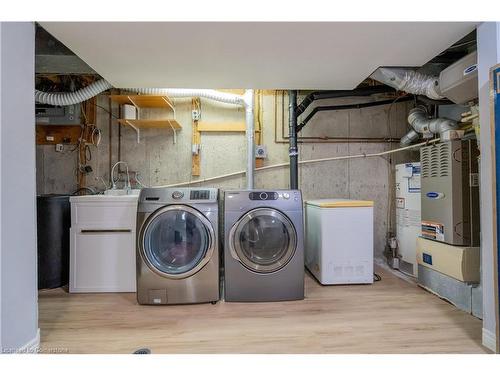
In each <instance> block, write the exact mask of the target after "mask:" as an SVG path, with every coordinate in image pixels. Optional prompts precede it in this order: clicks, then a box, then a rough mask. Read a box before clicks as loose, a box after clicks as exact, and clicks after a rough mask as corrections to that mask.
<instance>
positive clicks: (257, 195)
mask: <svg viewBox="0 0 500 375" xmlns="http://www.w3.org/2000/svg"><path fill="white" fill-rule="evenodd" d="M249 198H250V200H251V201H274V200H277V199H278V198H279V194H278V193H276V192H275V191H252V192H251V193H250V194H249Z"/></svg>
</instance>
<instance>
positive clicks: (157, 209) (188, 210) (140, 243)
mask: <svg viewBox="0 0 500 375" xmlns="http://www.w3.org/2000/svg"><path fill="white" fill-rule="evenodd" d="M218 219H219V208H218V190H217V189H203V188H196V189H195V188H151V189H142V190H141V193H140V195H139V203H138V210H137V301H138V302H139V304H142V305H166V304H181V303H201V302H213V303H215V302H216V301H218V300H219V243H218V230H219V227H218Z"/></svg>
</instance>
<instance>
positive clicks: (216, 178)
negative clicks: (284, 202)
mask: <svg viewBox="0 0 500 375" xmlns="http://www.w3.org/2000/svg"><path fill="white" fill-rule="evenodd" d="M440 140H441V139H439V138H436V139H432V140H430V141H428V142H421V143H417V144H414V145H410V146H406V147H400V148H396V149H394V150H388V151H382V152H376V153H372V154H357V155H345V156H334V157H331V158H322V159H310V160H300V161H299V165H302V164H312V163H321V162H325V161H335V160H347V159H364V158H371V157H376V156H385V155H389V154H394V153H396V152H401V151H406V150H411V149H413V148H418V147H422V146H425V145H428V144H432V143H436V142H439V141H440ZM289 165H290V163H289V162H285V163H279V164H272V165H267V166H265V167H261V168H258V169H256V171H257V172H260V171H266V170H269V169H276V168H283V167H287V166H289ZM245 173H246V171H237V172H232V173H226V174H223V175H219V176H214V177H208V178H203V179H200V180H195V181H185V182H179V183H175V184H169V185H161V186H152V187H156V188H168V187H177V186H185V185H193V184H201V183H205V182H210V181H214V180H221V179H224V178H230V177H236V176H240V175H243V174H245Z"/></svg>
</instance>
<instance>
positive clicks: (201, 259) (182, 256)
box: [142, 206, 213, 277]
mask: <svg viewBox="0 0 500 375" xmlns="http://www.w3.org/2000/svg"><path fill="white" fill-rule="evenodd" d="M212 232H213V230H212V228H211V225H210V222H209V221H208V220H207V219H206V217H204V216H203V215H202V214H201V213H200V212H198V211H197V210H195V209H193V208H191V207H187V206H185V207H184V206H167V207H166V208H164V209H161V210H159V211H157V212H156V213H155V214H153V216H152V217H151V218H150V219H149V221H148V224H147V225H146V227H145V229H144V231H143V234H142V244H143V247H142V251H143V257H144V259H145V261H146V263H148V266H149V267H150V268H151V269H152V270H153V271H155V272H157V273H160V274H163V275H165V276H171V277H187V276H189V275H192V274H194V273H195V272H197V271H198V270H199V269H200V268H201V267H203V266H204V265H205V264H206V263H207V262H208V260H209V259H210V256H211V253H212V252H213V248H212V243H213V240H212V237H213V233H212Z"/></svg>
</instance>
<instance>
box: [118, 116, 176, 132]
mask: <svg viewBox="0 0 500 375" xmlns="http://www.w3.org/2000/svg"><path fill="white" fill-rule="evenodd" d="M117 121H118V122H119V123H120V124H122V125H129V126H132V127H136V128H149V129H151V128H154V129H174V130H179V129H182V126H181V124H179V123H178V122H177V121H176V120H174V119H166V120H165V119H163V120H127V119H118V120H117Z"/></svg>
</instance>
